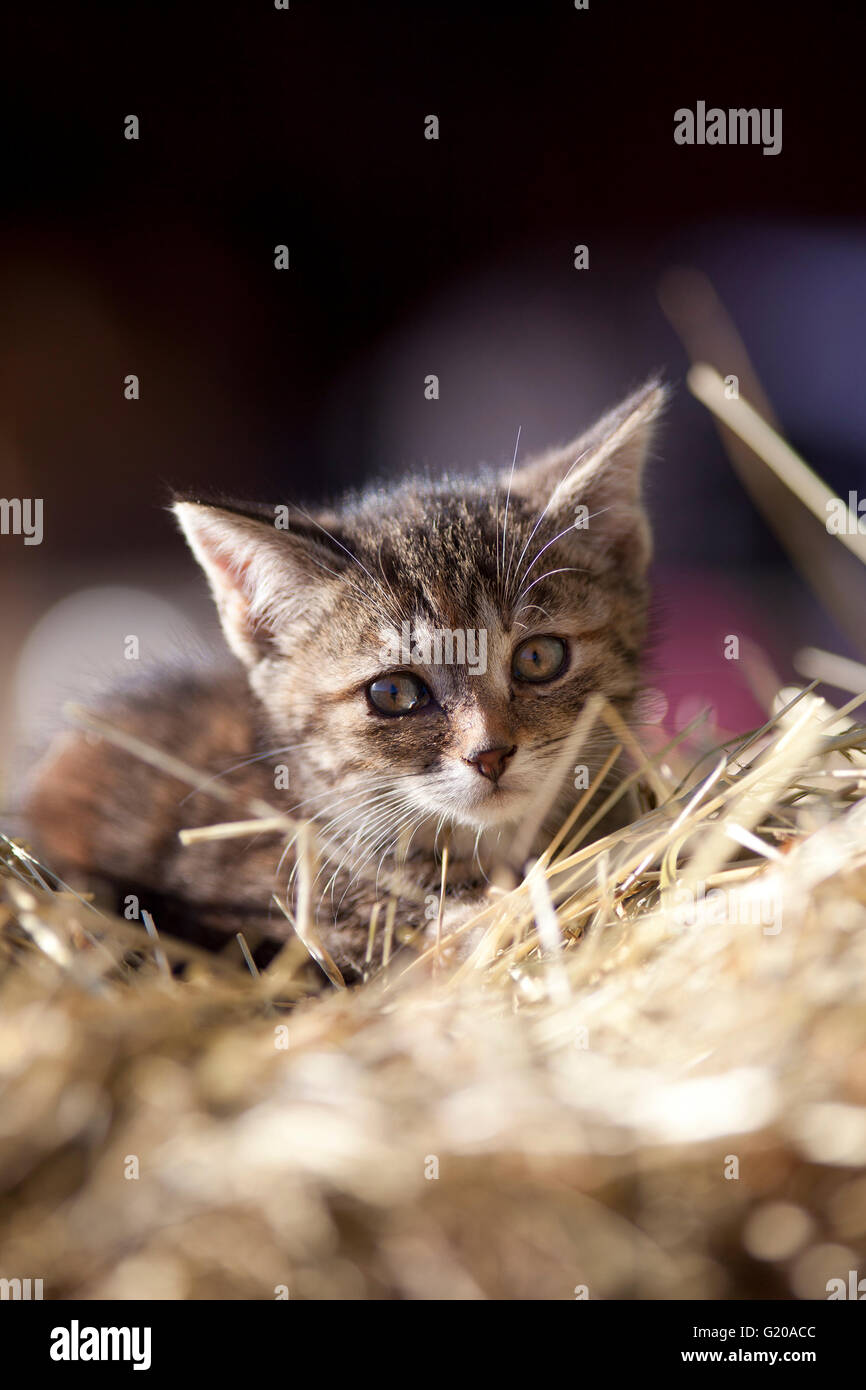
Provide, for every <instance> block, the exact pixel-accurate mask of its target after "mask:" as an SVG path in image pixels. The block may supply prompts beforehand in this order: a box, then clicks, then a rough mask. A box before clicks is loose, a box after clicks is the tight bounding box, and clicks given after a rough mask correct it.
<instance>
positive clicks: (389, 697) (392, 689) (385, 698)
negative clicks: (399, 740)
mask: <svg viewBox="0 0 866 1390" xmlns="http://www.w3.org/2000/svg"><path fill="white" fill-rule="evenodd" d="M367 695H368V697H369V700H370V704H371V705H373V706H374V708H375V709H377V710H379V711H380V712H381V713H382V714H411V712H412V710H416V709H420V708H421V706H422V705H426V704H428V703H429V701H430V691H429V690H428V689H427V687H426V685H425V684H424V682H423V681H422V680H419V679H418V677H417V676H410V675H408V674H407V673H406V672H405V671H397V672H395V674H394V675H393V676H380V677H379V679H378V680H376V681H373V682H372V683H371V684H370V685H368V686H367Z"/></svg>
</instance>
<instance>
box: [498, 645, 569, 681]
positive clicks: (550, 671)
mask: <svg viewBox="0 0 866 1390" xmlns="http://www.w3.org/2000/svg"><path fill="white" fill-rule="evenodd" d="M565 654H566V647H565V643H564V642H563V640H562V638H561V637H530V639H529V641H528V642H524V643H523V645H522V646H520V647H518V648H517V651H516V652H515V653H514V657H513V659H512V662H511V673H512V675H513V676H514V677H515V678H516V679H517V680H519V681H552V680H553V678H554V676H558V675H559V673H560V671H561V670H562V668H563V666H564V665H565Z"/></svg>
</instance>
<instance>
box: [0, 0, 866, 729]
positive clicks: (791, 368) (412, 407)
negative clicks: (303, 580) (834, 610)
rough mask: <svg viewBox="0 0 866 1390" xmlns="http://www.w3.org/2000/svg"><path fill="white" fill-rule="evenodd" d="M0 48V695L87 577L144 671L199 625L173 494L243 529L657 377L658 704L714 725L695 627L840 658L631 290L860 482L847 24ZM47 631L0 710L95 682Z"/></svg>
mask: <svg viewBox="0 0 866 1390" xmlns="http://www.w3.org/2000/svg"><path fill="white" fill-rule="evenodd" d="M2 39H3V43H2V51H3V78H4V81H3V87H4V90H5V97H4V108H5V114H4V118H3V163H2V178H0V201H2V224H0V226H2V230H0V252H2V254H0V292H2V303H3V314H2V326H0V492H2V495H3V496H6V497H13V496H17V497H42V498H44V506H45V538H44V541H43V544H42V545H40V546H33V547H24V546H23V545H22V543H21V540H20V538H13V537H2V538H0V583H2V585H3V595H4V597H3V610H4V613H5V616H6V620H5V622H4V636H3V639H2V651H0V662H2V664H3V668H4V669H5V671H6V673H7V677H10V676H11V673H12V671H13V669H14V667H15V663H16V657H17V654H18V653H19V652H20V651H21V648H22V646H23V644H24V643H25V641H26V639H27V638H28V635H29V634H30V633H32V631H33V629H34V626H35V625H36V624H38V623H39V622H40V620H42V619H43V617H44V615H45V614H46V613H48V612H49V610H51V609H52V606H53V605H55V604H57V603H58V602H59V601H61V600H64V599H66V598H68V597H69V596H70V595H74V594H76V592H77V591H79V590H81V589H85V590H89V589H91V588H93V587H97V588H99V589H101V590H102V589H112V588H116V587H117V586H122V588H123V592H124V593H126V594H127V595H128V597H127V599H126V600H124V599H122V598H121V600H120V603H121V609H122V608H123V603H124V602H126V603H127V604H128V605H129V606H131V607H130V610H129V612H128V613H127V614H124V613H123V612H121V616H119V617H118V619H117V622H118V624H119V630H120V629H122V630H123V631H125V632H129V631H138V630H139V627H142V628H146V629H147V631H150V630H151V629H150V628H147V621H146V620H145V616H143V615H142V616H139V614H138V612H137V611H136V610H135V602H136V600H135V599H134V598H133V597H130V595H134V594H138V595H139V596H142V595H148V594H149V595H152V596H153V598H154V604H155V607H154V610H153V614H152V615H151V616H152V618H153V628H152V631H153V634H154V636H153V646H154V648H156V647H158V644H159V640H160V638H159V634H160V632H162V631H163V630H165V629H171V632H172V640H174V641H175V642H176V641H177V640H178V639H180V640H181V641H182V642H186V641H187V640H192V636H191V634H192V632H198V633H202V632H204V633H205V634H206V633H207V631H208V628H207V621H208V619H207V616H206V615H207V606H206V603H205V599H204V595H203V589H202V586H201V585H200V584H199V583H198V581H197V579H196V577H195V576H194V574H193V571H192V567H191V563H190V562H188V561H187V559H186V557H185V555H184V553H183V551H182V548H181V544H180V542H179V540H178V538H177V536H176V534H175V532H174V528H173V525H172V523H171V521H170V518H169V517H168V516H167V515H166V513H165V511H164V503H165V500H166V496H167V490H168V487H169V486H170V485H177V486H181V487H184V488H187V487H196V486H202V487H206V488H207V489H209V490H214V489H225V490H227V491H229V492H232V493H235V494H239V493H240V494H244V495H249V496H251V497H257V498H262V499H266V500H269V501H276V500H280V499H281V498H297V497H301V496H303V497H306V498H311V497H312V498H314V497H318V496H321V495H323V494H326V493H333V492H335V491H337V490H339V489H341V488H343V487H345V486H354V485H357V484H360V483H363V481H364V480H365V479H366V478H368V477H370V476H371V475H374V474H379V475H381V474H385V475H390V474H393V473H395V472H397V471H399V470H402V469H403V468H404V467H421V468H429V469H433V470H437V469H440V468H445V467H448V468H471V467H472V466H474V465H475V464H476V463H477V462H479V461H481V460H485V461H488V462H496V461H506V460H508V461H510V457H511V453H512V450H513V447H514V441H515V437H516V433H517V429H518V427H520V429H521V447H522V450H523V451H525V452H527V453H531V452H532V451H534V450H540V449H542V448H544V447H545V446H547V445H548V444H549V443H551V442H556V441H559V440H562V439H564V438H566V437H568V436H570V435H572V434H574V433H577V432H578V431H579V430H580V429H582V428H583V427H584V426H586V425H587V424H589V423H591V421H592V419H593V417H594V416H595V415H596V414H597V413H598V412H599V411H601V410H602V409H604V408H605V407H606V406H608V405H610V404H612V403H614V402H615V401H616V399H617V398H618V397H619V396H621V395H622V394H624V393H625V392H626V391H627V390H629V389H631V388H632V387H633V386H635V385H636V384H638V383H639V382H640V381H641V380H642V379H643V378H644V377H645V376H647V375H648V374H649V372H650V371H652V370H655V369H662V370H663V371H664V373H665V375H666V376H667V378H668V379H669V380H670V381H671V382H672V383H673V384H674V385H675V387H676V388H677V389H676V396H675V400H674V404H673V406H672V408H671V410H670V412H669V414H668V417H667V422H666V426H665V431H664V438H663V441H662V442H661V444H660V450H659V453H660V456H659V459H658V461H656V462H655V463H654V464H653V467H652V471H651V477H650V482H649V496H650V505H651V508H652V510H653V515H654V520H655V525H656V534H657V553H658V575H659V582H658V591H659V594H660V603H659V626H660V630H661V632H662V637H661V639H660V640H661V643H662V647H661V651H662V656H661V658H660V660H661V664H662V665H663V666H665V667H666V670H667V673H668V676H669V677H671V678H675V679H674V684H676V679H680V678H681V683H680V687H678V689H677V691H676V692H675V699H677V700H680V702H682V699H683V698H685V696H686V695H687V694H695V695H696V697H697V696H698V695H700V694H701V691H702V690H703V692H704V693H706V691H707V690H711V693H712V695H713V697H714V698H715V697H717V696H718V698H720V699H722V700H723V702H724V700H725V699H726V698H727V697H725V696H724V694H722V695H719V689H720V686H719V680H721V683H722V685H726V683H729V682H728V676H729V674H730V673H729V672H727V671H724V670H721V671H720V670H717V669H716V667H717V666H718V664H719V663H718V661H717V656H718V651H719V647H718V632H719V631H731V630H733V631H739V630H744V631H747V635H749V636H750V637H752V638H754V639H755V640H756V641H758V642H759V643H761V644H762V645H763V646H764V647H765V648H766V649H767V650H768V652H769V655H770V658H771V659H772V661H773V662H774V663H775V664H776V666H777V668H778V669H779V670H780V671H781V673H782V674H783V675H785V676H786V677H787V676H789V675H790V669H786V668H787V667H788V666H789V663H790V658H791V654H792V653H793V651H794V650H795V648H796V647H797V646H798V645H802V644H803V643H807V642H812V643H816V644H818V645H822V644H823V645H829V646H832V647H834V648H838V649H839V650H840V651H845V650H848V651H849V652H850V650H851V648H850V644H849V643H848V642H846V640H845V638H844V637H843V636H842V635H841V634H840V633H839V632H838V631H837V630H836V629H835V628H834V627H833V624H832V622H831V621H830V620H829V618H828V617H827V616H826V615H825V614H824V613H822V611H821V609H820V608H819V606H818V605H817V604H816V603H815V602H814V601H813V600H812V598H811V597H810V596H809V594H808V592H807V591H806V589H805V588H804V587H803V586H802V585H801V584H800V583H799V581H797V579H796V578H795V576H794V572H793V570H792V568H791V566H790V563H789V561H788V559H787V557H786V555H785V553H784V551H783V549H782V548H781V547H780V546H779V545H778V543H777V541H776V540H775V539H774V538H773V536H772V534H771V532H770V530H769V529H768V528H767V526H766V524H765V522H764V520H763V519H762V518H761V516H760V514H759V513H758V512H757V511H756V510H755V508H754V507H753V506H752V504H751V502H750V501H749V499H748V497H747V496H746V495H745V493H744V492H743V490H742V488H741V486H740V484H739V482H738V481H737V479H736V477H735V475H734V473H733V472H732V470H731V468H730V465H729V463H728V461H727V459H726V456H725V453H724V451H723V449H722V447H721V444H720V442H719V440H718V436H717V434H716V432H715V429H714V426H713V424H712V421H711V419H710V417H709V415H708V414H707V412H706V411H705V410H704V408H703V407H702V406H700V405H699V404H698V403H697V402H696V401H694V400H693V399H692V398H691V397H690V396H689V394H688V392H687V390H686V388H685V385H684V384H683V377H684V372H685V369H686V366H687V359H686V357H685V354H684V352H683V349H682V347H681V345H680V342H679V340H678V338H677V336H676V335H675V333H674V332H673V330H672V329H671V327H670V325H669V323H668V321H667V319H666V318H665V316H664V314H663V313H662V311H661V309H660V307H659V302H658V285H659V281H660V277H661V276H662V275H663V273H664V272H665V271H666V270H667V269H669V268H670V267H671V266H676V265H689V266H697V267H699V268H700V269H702V270H703V271H705V272H706V273H707V274H708V275H709V277H710V279H711V280H712V282H713V284H714V285H715V288H716V290H717V291H718V293H719V295H720V297H721V299H722V301H723V302H724V304H725V305H726V307H727V309H728V311H729V312H730V313H731V315H732V317H733V319H734V321H735V322H736V324H737V326H738V328H739V330H740V332H741V334H742V336H743V338H744V340H745V343H746V345H747V347H748V349H749V352H750V354H751V357H752V360H753V362H754V364H755V366H756V368H757V371H758V373H759V376H760V378H761V380H762V383H763V385H764V387H765V389H766V391H767V393H768V395H769V397H770V399H771V401H772V402H773V405H774V406H775V409H776V411H777V414H778V416H779V418H780V420H781V422H782V424H783V426H784V428H785V431H786V433H787V435H788V437H789V439H790V440H791V442H792V443H793V444H794V446H795V447H796V448H797V449H798V450H799V451H800V452H801V453H802V454H803V455H804V456H805V457H806V458H807V459H809V461H810V462H811V463H812V464H813V466H814V467H815V468H816V469H817V470H818V472H820V473H821V474H822V475H823V476H824V477H825V478H826V479H827V480H828V482H829V483H830V485H831V486H832V487H833V488H834V490H837V491H840V492H841V493H842V495H847V492H848V490H849V489H857V488H859V489H860V492H861V494H862V493H863V492H864V491H866V465H864V462H863V460H864V453H866V392H864V389H863V361H864V329H863V324H864V313H866V228H864V211H866V209H864V201H866V195H864V180H863V135H864V121H863V95H862V93H863V84H862V52H863V39H864V22H863V19H862V17H861V15H860V14H858V12H857V10H856V8H855V7H853V6H852V7H851V8H850V9H842V8H836V7H823V8H822V9H820V10H816V9H815V7H814V6H808V7H806V6H802V7H800V8H799V9H797V8H795V7H792V6H790V5H772V4H765V5H755V4H754V3H744V0H739V3H732V4H727V5H725V6H723V7H708V6H700V5H695V4H694V3H691V4H684V3H679V0H674V3H665V4H663V5H661V4H651V3H644V4H637V3H628V4H622V3H603V0H590V7H589V9H588V10H586V11H578V10H576V9H575V8H574V5H573V3H572V0H557V2H556V3H525V4H510V5H509V4H496V5H493V4H490V5H484V6H482V5H474V6H472V5H466V4H448V3H441V2H440V0H437V3H436V4H421V3H415V4H406V3H404V4H401V5H396V4H375V5H372V4H371V5H365V6H362V5H359V4H354V5H338V4H332V3H312V0H310V2H309V3H305V0H291V7H290V9H289V10H288V11H279V10H276V9H275V7H274V5H273V3H272V0H257V3H250V0H247V3H245V4H240V3H238V4H222V5H220V4H208V5H190V4H180V5H177V6H172V7H166V8H161V7H160V6H158V5H150V4H148V5H145V4H129V5H118V6H114V7H112V8H111V9H108V8H105V9H104V10H103V9H102V8H100V7H96V6H87V5H85V6H83V7H82V6H69V5H64V6H61V5H52V4H48V5H39V6H25V5H23V4H21V5H18V6H14V5H13V6H10V7H7V10H6V13H5V16H4V18H3V20H2ZM698 100H705V101H706V102H707V104H708V105H719V106H722V107H725V108H727V107H729V106H730V107H735V106H746V107H751V106H757V107H770V108H775V107H781V108H782V109H783V113H784V115H783V146H782V152H781V153H780V154H779V155H777V156H775V157H771V156H765V155H763V154H762V151H761V149H760V147H750V146H745V147H709V146H707V147H703V148H699V147H691V148H689V147H682V146H678V145H676V144H675V143H674V139H673V124H674V122H673V115H674V111H675V110H676V109H677V108H678V107H681V106H690V107H694V105H695V103H696V102H697V101H698ZM129 114H135V115H136V116H138V118H139V120H140V127H141V129H140V139H139V140H138V141H129V140H126V139H125V138H124V118H125V117H126V116H127V115H129ZM429 114H435V115H437V116H438V118H439V120H440V138H439V139H438V141H429V140H426V139H425V138H424V119H425V116H427V115H429ZM278 243H285V244H287V245H288V246H289V249H290V257H291V266H290V269H289V270H288V271H283V272H280V271H277V270H275V268H274V247H275V245H277V244H278ZM578 243H583V244H586V245H587V246H588V247H589V253H590V268H589V270H587V271H577V270H575V269H574V266H573V248H574V246H575V244H578ZM129 373H135V374H136V375H138V376H139V378H140V382H141V399H140V400H138V401H134V402H130V401H126V400H125V399H124V394H123V382H124V378H125V377H126V376H127V374H129ZM430 373H435V374H436V375H437V376H438V377H439V381H440V398H439V399H438V400H437V401H428V400H425V397H424V378H425V377H426V376H427V375H428V374H430ZM144 602H145V601H144V598H142V603H144ZM679 603H682V604H683V605H684V607H683V610H682V613H680V612H679V611H678V607H677V605H678V604H679ZM689 603H690V604H691V607H689V606H688V604H689ZM160 605H164V606H163V607H161V606H160ZM146 606H147V605H146V603H145V607H146ZM71 611H72V610H68V609H67V610H66V612H67V613H69V612H71ZM75 611H76V612H80V611H91V610H87V609H86V605H85V609H84V610H81V609H76V610H75ZM92 611H94V612H98V609H94V610H92ZM106 611H107V610H106ZM56 612H57V610H55V613H56ZM148 621H149V619H148ZM187 621H188V622H189V623H190V630H189V632H187V629H186V627H185V626H184V624H185V623H186V622H187ZM732 623H738V624H739V625H740V626H739V627H734V628H732V627H731V626H730V624H732ZM73 627H74V625H71V624H70V622H68V621H67V620H66V619H65V618H63V616H62V615H61V619H60V620H59V621H58V620H55V621H54V623H53V626H52V625H51V624H49V627H48V628H47V629H46V628H45V627H44V626H43V628H42V629H41V633H42V635H41V637H40V639H39V643H40V644H41V646H40V645H39V644H37V645H38V646H39V652H37V657H35V658H34V656H33V652H32V643H31V646H30V647H28V648H27V650H26V652H25V657H24V660H23V665H22V667H21V674H20V677H19V687H18V690H17V695H16V693H15V691H14V690H13V689H12V688H11V686H10V687H9V688H8V689H7V692H6V699H7V703H8V708H9V709H10V710H11V709H12V707H13V705H14V704H16V703H17V705H18V706H19V709H20V707H21V706H22V705H23V706H26V707H27V711H29V708H30V706H31V704H32V702H33V698H34V689H35V686H38V685H39V683H40V681H42V680H43V677H44V678H45V680H46V681H47V680H48V676H46V675H45V673H46V672H48V673H49V674H51V675H53V677H54V679H55V681H56V682H60V683H62V682H65V681H68V682H69V685H70V687H71V686H74V685H75V682H76V680H77V676H78V672H77V670H76V669H75V668H76V667H77V666H80V667H81V668H83V669H87V670H88V671H89V672H90V673H91V674H93V673H101V672H102V670H103V668H104V667H105V665H106V664H110V660H111V658H112V655H113V654H114V652H115V649H116V646H117V641H116V637H115V635H114V629H113V628H112V626H111V621H109V619H108V618H106V619H105V621H104V622H101V621H90V622H89V623H88V624H86V627H87V630H88V633H89V637H90V639H91V640H92V643H93V645H92V649H91V648H89V647H87V646H86V645H85V647H84V649H83V650H82V640H83V639H82V637H81V630H80V628H75V631H74V633H73V636H74V642H72V639H71V637H69V634H70V633H72V632H73ZM46 632H47V636H46ZM701 633H703V636H704V638H705V640H706V642H707V644H708V646H707V651H706V653H704V654H701V652H700V651H698V647H699V646H700V640H701V636H700V634H701ZM64 634H66V636H67V638H69V641H70V642H71V645H70V646H69V647H68V649H67V648H64V646H63V642H64ZM678 634H679V637H678ZM849 635H850V634H849ZM665 643H668V644H672V645H670V646H669V647H665V646H664V644H665ZM112 644H114V645H112ZM46 652H47V657H46V655H45V653H46ZM40 653H41V655H40ZM40 673H42V674H40ZM717 677H718V680H717ZM21 682H23V684H22V683H21ZM660 683H661V684H663V685H664V683H665V682H664V680H663V679H661V678H660ZM52 698H53V692H52ZM751 699H752V696H750V695H748V693H747V694H746V695H745V696H744V700H745V704H741V703H738V699H737V698H736V697H734V696H732V697H731V698H730V701H729V703H728V705H727V708H726V709H725V710H724V711H723V715H724V719H725V720H726V721H727V722H728V724H731V723H735V722H736V721H737V720H743V721H746V722H747V721H748V718H749V715H750V709H749V700H751Z"/></svg>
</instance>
